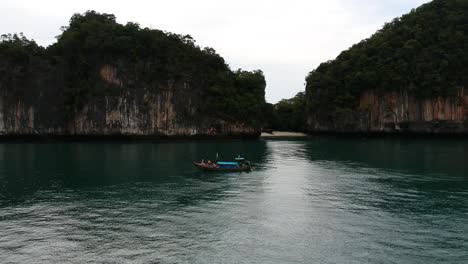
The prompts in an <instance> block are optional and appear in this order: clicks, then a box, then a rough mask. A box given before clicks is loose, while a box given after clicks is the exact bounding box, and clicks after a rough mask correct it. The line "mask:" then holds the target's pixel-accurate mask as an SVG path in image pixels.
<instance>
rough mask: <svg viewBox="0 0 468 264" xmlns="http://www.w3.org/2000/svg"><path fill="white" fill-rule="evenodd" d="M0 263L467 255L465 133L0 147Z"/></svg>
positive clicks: (452, 259)
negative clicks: (211, 162)
mask: <svg viewBox="0 0 468 264" xmlns="http://www.w3.org/2000/svg"><path fill="white" fill-rule="evenodd" d="M216 152H219V153H220V156H222V157H223V158H226V159H229V158H232V157H234V156H237V154H243V155H245V156H246V157H247V158H248V159H250V160H251V161H252V162H253V163H254V164H255V169H254V170H253V171H252V172H250V173H231V174H218V173H204V172H200V171H197V170H196V169H194V168H193V167H192V166H191V161H192V160H196V159H201V158H214V157H215V155H216ZM0 262H1V263H86V262H90V263H468V141H466V140H440V139H438V140H434V139H432V140H431V139H417V140H409V139H333V138H313V139H308V140H294V141H292V140H267V141H264V140H258V141H197V142H191V141H185V142H184V141H180V142H171V143H169V142H155V143H148V142H145V143H39V144H38V143H34V144H0Z"/></svg>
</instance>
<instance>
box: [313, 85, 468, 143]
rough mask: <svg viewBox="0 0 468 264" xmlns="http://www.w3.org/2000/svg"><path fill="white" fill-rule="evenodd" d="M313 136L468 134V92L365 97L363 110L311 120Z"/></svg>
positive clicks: (370, 92)
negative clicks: (325, 134)
mask: <svg viewBox="0 0 468 264" xmlns="http://www.w3.org/2000/svg"><path fill="white" fill-rule="evenodd" d="M308 124H309V127H310V129H311V131H313V132H349V133H353V132H358V133H369V132H384V133H397V132H403V133H405V132H407V133H425V134H462V133H465V134H466V133H468V90H467V89H465V88H460V89H459V90H458V92H457V95H456V96H448V97H433V98H418V97H416V96H414V95H410V94H408V93H407V92H400V93H398V92H390V93H385V94H377V93H376V92H374V91H373V90H366V91H364V92H362V93H361V96H360V99H359V109H358V110H356V111H349V112H345V113H341V114H339V115H334V116H333V118H331V116H323V115H321V116H318V115H313V116H311V117H310V118H309V119H308Z"/></svg>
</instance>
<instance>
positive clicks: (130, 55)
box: [0, 11, 266, 123]
mask: <svg viewBox="0 0 468 264" xmlns="http://www.w3.org/2000/svg"><path fill="white" fill-rule="evenodd" d="M62 31H63V32H62V34H61V35H59V36H58V37H57V42H56V43H55V44H53V45H51V46H49V47H48V48H42V47H39V46H38V45H36V43H34V42H33V41H30V40H27V39H26V38H25V37H24V36H22V35H21V36H17V35H13V36H12V35H4V36H3V37H2V41H1V42H0V58H2V59H7V60H9V61H10V64H9V65H10V66H11V65H15V66H18V67H20V68H21V67H23V66H24V67H23V68H28V67H29V68H28V69H29V71H31V70H32V69H31V68H30V65H32V64H33V60H37V59H38V58H40V59H42V60H43V63H46V64H48V65H50V67H49V70H48V71H47V72H44V73H43V74H44V75H54V78H55V79H56V83H58V84H59V85H61V87H60V89H58V91H57V92H58V93H60V94H61V97H62V98H63V100H62V103H61V105H60V106H59V107H60V108H62V110H63V111H64V112H65V113H67V115H73V114H74V113H76V111H77V110H79V109H80V108H81V107H82V106H83V105H86V104H87V103H88V102H89V101H90V100H99V98H103V95H109V94H112V93H116V91H117V93H118V92H120V91H119V90H118V89H104V85H105V83H103V82H102V80H101V79H100V78H99V69H100V67H102V66H103V65H112V66H115V68H117V69H118V70H119V72H118V75H119V78H121V79H122V80H123V82H124V85H123V87H121V89H125V90H128V91H129V93H135V94H138V93H140V94H141V93H144V92H152V93H157V92H158V90H161V89H168V88H171V87H174V85H173V84H177V83H183V84H184V87H189V88H187V89H191V91H190V92H189V93H192V94H194V95H196V96H199V97H202V98H203V102H201V103H199V105H198V107H197V110H198V111H199V112H198V113H196V114H197V115H199V116H201V115H203V116H206V115H209V116H211V117H221V118H224V119H228V120H229V119H230V120H240V121H248V122H252V123H253V122H257V123H258V121H262V111H264V109H265V99H264V95H265V86H266V84H265V78H264V76H263V73H262V72H261V71H254V72H247V71H242V70H238V71H232V70H231V69H230V68H229V66H228V65H227V64H226V63H225V61H224V59H223V58H222V57H221V56H220V55H218V54H217V53H216V52H215V50H214V49H212V48H201V47H199V46H197V45H196V44H195V41H194V40H193V39H192V37H191V36H189V35H177V34H173V33H168V32H163V31H160V30H154V29H149V28H141V27H140V26H139V25H138V24H136V23H127V24H126V25H122V24H119V23H117V22H116V19H115V16H114V15H111V14H100V13H97V12H94V11H88V12H86V13H85V14H75V15H73V17H72V18H71V19H70V24H69V26H67V27H63V28H62ZM33 58H34V59H33ZM3 65H4V66H5V67H3V68H2V67H0V71H1V70H3V71H6V72H5V73H8V74H7V75H8V76H12V75H13V73H12V69H11V67H8V66H7V64H5V63H4V64H3ZM28 65H29V66H28ZM7 68H9V69H7ZM44 89H46V88H44ZM137 91H138V92H137Z"/></svg>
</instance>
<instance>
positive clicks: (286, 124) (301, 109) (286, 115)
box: [269, 92, 306, 132]
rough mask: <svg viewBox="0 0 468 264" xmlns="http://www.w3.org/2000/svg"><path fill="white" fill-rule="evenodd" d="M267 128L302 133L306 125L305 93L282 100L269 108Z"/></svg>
mask: <svg viewBox="0 0 468 264" xmlns="http://www.w3.org/2000/svg"><path fill="white" fill-rule="evenodd" d="M270 111H271V113H272V114H271V115H270V116H269V120H270V123H269V127H270V128H271V129H272V130H274V131H295V132H299V131H304V130H305V124H306V111H305V93H304V92H300V93H298V94H296V96H294V97H293V98H290V99H283V100H281V101H279V102H278V103H276V104H274V105H272V106H271V110H270Z"/></svg>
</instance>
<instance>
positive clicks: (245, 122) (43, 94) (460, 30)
mask: <svg viewBox="0 0 468 264" xmlns="http://www.w3.org/2000/svg"><path fill="white" fill-rule="evenodd" d="M466 14H467V4H466V2H465V1H442V0H436V1H433V2H430V3H428V4H425V5H423V6H421V7H419V8H417V9H414V10H413V11H411V12H410V13H409V14H407V15H404V16H402V17H399V18H395V19H394V20H393V21H391V22H389V23H387V24H386V25H385V26H384V27H383V28H382V29H381V30H379V31H378V32H376V33H375V34H374V35H372V36H370V37H369V38H368V39H365V40H363V41H361V42H360V43H358V44H356V45H354V46H353V47H351V48H350V49H348V50H346V51H343V52H342V53H341V54H340V55H339V56H338V57H337V58H336V59H335V60H332V61H328V62H324V63H322V64H321V65H320V66H319V67H318V68H317V69H314V70H313V71H311V72H310V74H309V75H308V76H307V78H306V82H307V83H306V90H305V93H304V92H301V93H300V94H298V95H297V96H296V97H295V98H292V99H284V100H282V101H280V102H279V103H277V104H275V105H272V104H269V103H266V102H265V87H266V82H265V78H264V75H263V73H262V71H261V70H257V71H252V72H249V71H243V70H240V69H239V70H235V71H233V70H232V69H230V67H229V66H228V65H227V63H226V62H225V60H224V59H223V58H222V57H221V56H220V55H219V54H217V53H216V51H215V50H214V49H212V48H200V47H199V46H197V45H196V44H195V41H194V40H193V39H192V38H191V37H190V36H189V35H177V34H173V33H168V32H163V31H160V30H155V29H148V28H141V27H140V26H139V25H138V24H136V23H127V24H125V25H122V24H119V23H117V22H116V19H115V16H114V15H110V14H102V13H97V12H94V11H88V12H86V13H84V14H75V15H73V17H72V18H71V19H70V24H69V25H67V26H66V27H64V28H63V32H62V33H61V35H59V36H58V37H57V41H56V43H54V44H52V45H50V46H49V47H47V48H44V47H41V46H38V45H37V44H36V43H35V42H34V41H33V40H29V39H28V38H27V36H23V35H18V34H5V35H2V41H1V43H0V133H1V135H3V136H9V135H10V136H35V135H36V136H41V135H42V136H67V135H70V136H73V135H81V136H86V135H88V136H110V135H117V136H118V135H127V136H155V137H158V136H182V137H190V136H248V137H257V136H259V135H260V133H261V131H262V129H263V130H288V131H299V132H309V133H314V132H333V133H336V132H338V133H353V132H360V133H405V132H408V133H411V132H412V133H423V134H466V133H467V132H468V121H467V120H468V87H467V82H468V81H467V72H468V55H467V54H468V49H467V47H466V43H468V33H467V30H468V26H467V15H466Z"/></svg>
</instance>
